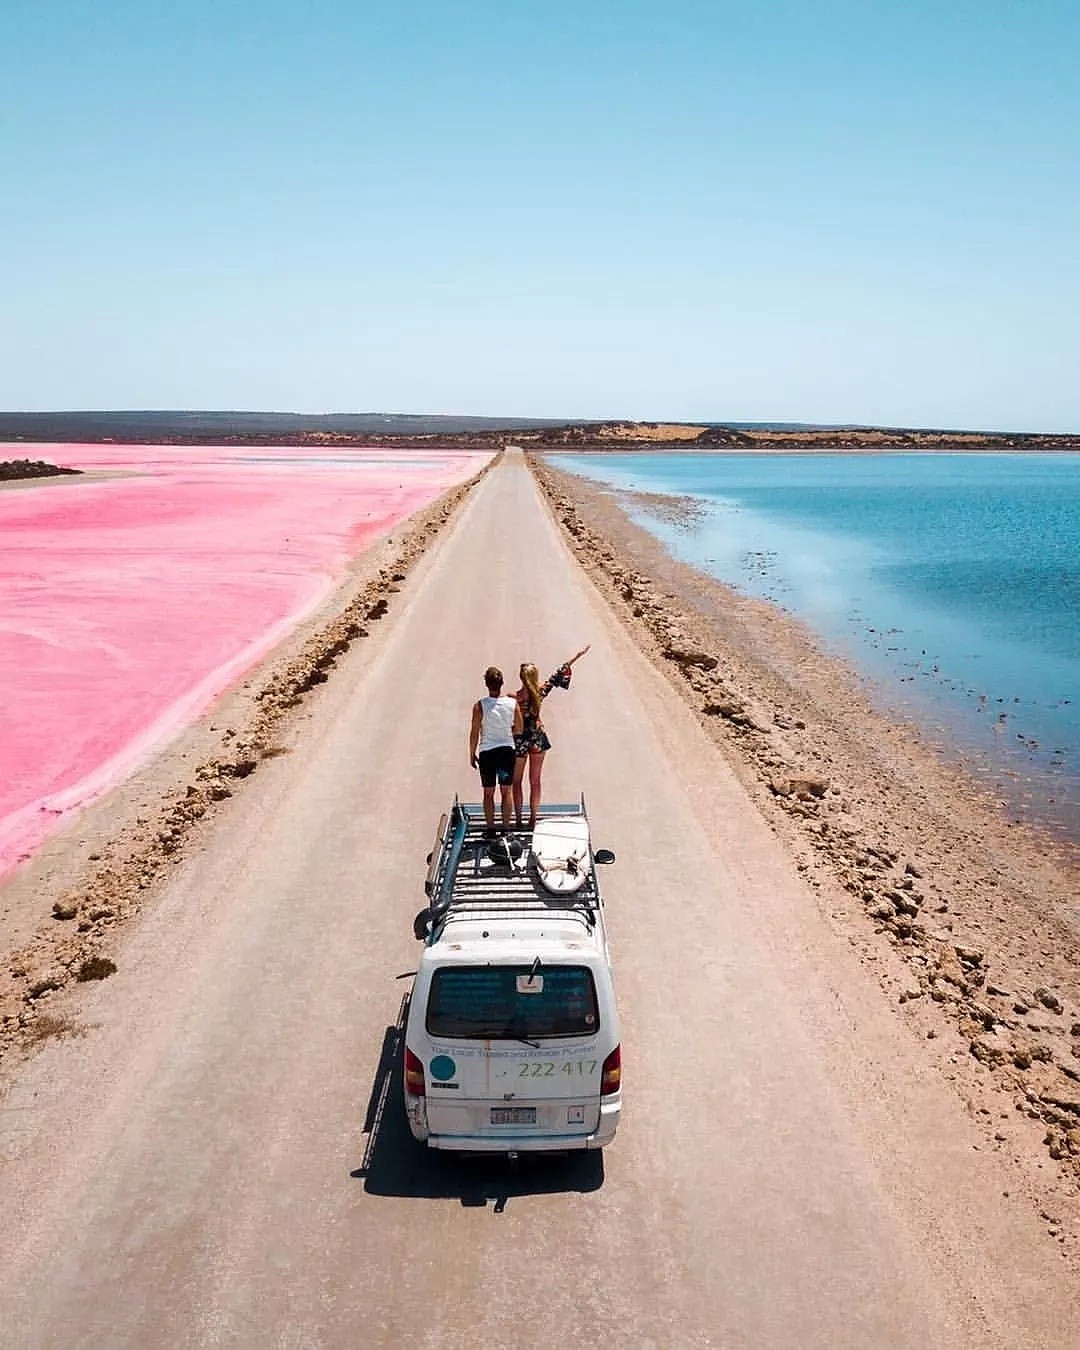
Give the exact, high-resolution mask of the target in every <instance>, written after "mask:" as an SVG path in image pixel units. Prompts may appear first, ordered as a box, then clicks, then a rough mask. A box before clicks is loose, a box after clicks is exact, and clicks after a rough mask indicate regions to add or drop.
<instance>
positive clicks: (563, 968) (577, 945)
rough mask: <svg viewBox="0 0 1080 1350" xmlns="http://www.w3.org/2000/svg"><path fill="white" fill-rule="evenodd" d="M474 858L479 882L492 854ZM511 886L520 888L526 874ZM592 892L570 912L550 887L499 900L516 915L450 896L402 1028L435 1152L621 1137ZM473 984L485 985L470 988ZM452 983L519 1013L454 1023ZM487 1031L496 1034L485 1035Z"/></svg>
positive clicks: (606, 973) (469, 1001)
mask: <svg viewBox="0 0 1080 1350" xmlns="http://www.w3.org/2000/svg"><path fill="white" fill-rule="evenodd" d="M466 809H472V808H466ZM563 809H564V810H565V809H566V808H563ZM477 857H478V858H479V861H478V862H475V865H474V864H473V863H469V864H468V865H469V866H472V867H473V874H474V875H475V876H477V877H481V878H482V877H483V867H484V866H485V865H486V859H485V858H483V857H480V855H479V851H477ZM525 866H526V867H527V866H528V862H527V861H526V863H525ZM477 884H478V885H479V882H478V883H477ZM511 884H512V885H514V886H519V885H520V878H519V877H518V878H512V879H511ZM462 889H466V888H464V887H463V888H462ZM489 889H490V888H489ZM593 891H594V903H593V904H592V905H591V907H588V906H587V907H584V908H583V907H582V906H581V905H579V904H576V903H575V904H573V905H567V907H565V908H563V906H564V905H565V904H566V902H565V901H560V900H558V899H556V898H554V897H552V896H550V895H548V896H547V899H546V901H545V902H543V903H540V904H538V905H537V906H535V907H531V908H530V907H528V906H525V905H521V906H518V905H514V904H510V905H509V906H502V909H503V910H507V911H508V912H501V911H500V907H499V906H496V905H494V904H493V905H492V906H491V907H490V908H489V907H487V906H481V905H468V906H466V905H457V906H455V904H454V903H453V902H451V904H450V906H449V907H448V908H447V909H446V910H445V912H444V913H442V914H440V916H439V921H438V922H437V923H436V924H435V925H433V927H432V932H431V933H430V935H429V937H428V939H427V941H426V945H425V947H424V950H423V956H422V958H421V961H420V966H419V969H418V971H417V973H416V977H415V980H414V983H413V989H412V994H411V997H410V1003H409V1012H408V1018H407V1022H406V1028H405V1047H406V1050H407V1052H409V1054H411V1055H412V1056H414V1057H415V1060H414V1061H411V1062H413V1063H414V1064H415V1062H416V1061H418V1062H419V1065H420V1066H421V1067H422V1069H423V1091H422V1092H421V1093H412V1092H410V1090H409V1083H408V1078H407V1081H406V1086H405V1110H406V1114H407V1117H408V1121H409V1127H410V1130H411V1131H412V1134H413V1136H414V1137H415V1138H416V1139H418V1140H420V1141H422V1142H424V1143H426V1144H427V1145H428V1146H429V1147H431V1148H440V1149H449V1150H458V1151H463V1152H501V1153H516V1152H519V1151H520V1152H526V1151H545V1150H549V1151H565V1150H569V1149H595V1148H603V1147H604V1146H605V1145H606V1144H609V1143H610V1142H611V1141H612V1139H613V1138H614V1137H615V1132H616V1129H617V1128H618V1123H619V1116H620V1113H621V1109H622V1092H621V1074H620V1075H617V1076H616V1077H615V1082H616V1084H617V1086H615V1087H614V1090H609V1091H608V1092H607V1093H602V1091H601V1087H602V1075H603V1070H604V1065H605V1061H607V1060H608V1058H609V1056H611V1055H612V1053H613V1052H616V1051H618V1050H619V1048H620V1031H619V1020H618V1011H617V1008H616V1004H615V991H614V985H613V980H612V970H611V961H610V956H609V953H608V947H607V938H606V933H605V930H604V923H603V913H602V907H601V906H600V904H599V896H598V893H595V888H593ZM515 893H516V892H515ZM509 911H512V912H509ZM474 989H476V990H479V991H480V992H479V993H477V994H475V995H474V994H472V993H470V992H469V991H471V990H474ZM446 990H449V991H450V993H449V995H448V996H449V998H450V1000H451V1005H452V1006H453V1007H458V1006H461V1007H464V1008H465V1009H466V1011H467V1012H468V1010H470V1009H473V1008H474V1007H484V1008H486V1007H489V1006H494V1005H493V1004H492V1003H491V1002H490V999H496V998H497V999H502V1000H503V1002H505V1005H506V1007H507V1008H512V1009H514V1010H515V1011H514V1015H513V1017H514V1020H507V1019H506V1017H504V1018H503V1020H504V1023H505V1024H504V1025H503V1026H501V1027H498V1028H496V1027H491V1028H488V1027H484V1028H480V1027H476V1028H475V1030H473V1029H470V1028H468V1027H466V1028H465V1029H464V1030H463V1029H462V1028H461V1027H454V1028H453V1029H448V1027H447V1025H444V1024H443V1023H445V1022H446V1019H447V1016H448V1014H447V1012H446V1008H445V1006H444V1003H443V999H442V991H446ZM462 990H464V991H465V993H464V994H461V993H460V991H462ZM454 991H459V993H457V994H455V993H454ZM491 991H494V992H491ZM534 993H535V994H537V995H538V997H536V1000H535V1003H534V1002H533V998H532V995H533V994H534ZM455 998H456V999H457V1000H458V1002H457V1003H454V999H455ZM463 998H464V1000H465V1001H464V1003H462V1002H461V1000H462V999H463ZM485 998H488V999H489V1002H488V1003H484V1002H483V1000H484V999H485ZM477 1000H480V1001H479V1002H477ZM545 1000H547V1001H545ZM503 1002H500V1003H499V1004H498V1006H499V1007H500V1008H501V1007H502V1006H503ZM534 1011H535V1013H536V1017H535V1018H533V1016H532V1014H533V1013H534ZM452 1015H453V1014H452V1013H451V1014H449V1016H452ZM500 1015H501V1014H500ZM552 1016H557V1017H563V1016H565V1018H566V1019H567V1021H566V1025H565V1026H563V1028H562V1030H563V1031H567V1034H562V1031H552V1027H554V1025H555V1024H554V1023H549V1021H548V1019H549V1018H550V1017H552ZM517 1019H521V1020H520V1022H519V1020H517ZM537 1026H539V1027H540V1030H536V1027H537ZM568 1028H569V1029H568ZM488 1030H490V1031H497V1032H498V1033H499V1034H494V1035H489V1036H485V1035H483V1034H481V1033H482V1031H488ZM514 1030H518V1031H519V1036H518V1037H517V1038H515V1036H514V1035H513V1034H512V1033H513V1031H514ZM608 1086H609V1088H610V1087H611V1083H610V1082H609V1085H608Z"/></svg>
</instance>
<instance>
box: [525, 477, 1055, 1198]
mask: <svg viewBox="0 0 1080 1350" xmlns="http://www.w3.org/2000/svg"><path fill="white" fill-rule="evenodd" d="M531 463H532V467H533V471H534V473H535V475H536V478H537V479H538V481H539V483H540V485H541V487H542V488H543V490H544V492H545V494H546V496H547V499H548V502H549V504H550V507H551V510H552V512H553V513H554V515H555V518H556V520H557V521H558V522H559V524H560V526H561V528H562V529H563V531H564V533H565V536H566V538H567V540H568V542H569V544H570V546H571V548H572V549H573V551H574V553H575V554H576V556H577V558H578V559H579V561H580V562H581V564H582V566H583V567H584V568H585V569H586V570H587V572H588V573H589V575H590V576H591V577H592V579H593V581H594V582H595V584H596V585H597V587H598V588H599V589H600V591H601V592H602V593H603V594H604V596H605V597H606V598H607V600H608V602H609V603H610V604H611V606H612V608H613V609H614V610H615V611H616V613H617V614H618V615H619V616H620V618H621V619H622V620H623V622H624V623H626V624H627V625H628V626H629V627H630V628H631V629H632V630H633V631H634V632H635V633H636V635H637V637H638V640H639V642H640V645H641V647H642V650H644V651H646V652H647V653H648V654H649V655H650V657H651V659H652V660H653V661H654V663H655V664H657V665H658V666H659V667H660V668H661V669H663V670H664V671H665V672H666V673H667V674H668V676H669V678H670V680H671V683H672V685H673V686H674V687H675V688H676V689H677V690H678V691H679V693H680V694H681V695H682V697H684V698H685V699H686V700H687V701H688V702H689V703H690V704H691V705H692V706H693V707H694V708H695V709H696V711H697V713H698V715H699V718H700V721H701V724H702V726H703V728H704V729H705V731H706V733H707V734H708V735H709V736H710V737H712V738H713V739H714V740H715V741H716V742H717V743H718V744H719V745H720V746H721V747H722V748H723V750H724V752H725V756H726V758H727V759H728V760H729V762H730V763H731V765H732V767H733V768H734V769H735V771H736V772H737V773H738V775H739V776H740V778H741V781H742V782H743V784H744V786H745V787H746V789H747V791H748V792H749V793H750V794H751V795H752V797H753V798H754V800H755V801H756V802H757V803H758V805H759V807H760V809H761V811H762V812H763V813H764V814H765V816H766V817H767V819H768V820H769V821H770V823H771V824H772V826H773V828H774V829H775V831H776V832H777V834H778V835H779V836H780V837H781V838H782V839H783V840H784V842H785V843H786V845H787V846H788V847H789V848H790V849H791V850H792V852H793V853H794V855H795V856H796V858H797V859H798V866H799V868H800V870H801V871H803V872H804V873H805V874H806V876H807V878H808V879H809V880H810V882H811V884H812V885H813V886H814V887H815V889H816V890H817V892H818V894H819V896H820V902H821V918H822V922H832V923H837V924H839V925H840V926H841V927H842V929H843V930H844V932H845V933H846V935H847V936H848V937H849V939H850V940H851V941H852V942H853V943H854V944H855V945H856V946H857V947H858V948H859V949H860V951H861V952H862V954H863V955H864V957H865V959H866V960H867V961H869V962H871V963H872V964H874V965H876V966H878V967H879V968H880V970H881V978H882V982H883V984H884V985H885V988H886V989H887V991H888V993H889V996H890V997H891V998H893V999H895V1000H896V1001H897V1002H898V1003H899V1004H900V1005H902V1016H904V1017H905V1019H906V1020H907V1021H908V1023H909V1025H910V1028H911V1031H912V1034H913V1035H915V1036H917V1037H919V1038H921V1039H922V1040H924V1041H926V1042H927V1045H928V1053H930V1054H932V1056H933V1058H934V1059H935V1061H937V1062H938V1063H940V1065H941V1067H942V1068H943V1070H944V1072H945V1073H946V1074H947V1075H948V1076H949V1077H951V1078H953V1079H954V1080H955V1081H956V1083H957V1086H958V1088H960V1090H961V1091H962V1092H963V1093H964V1094H965V1097H966V1098H967V1100H968V1101H969V1105H970V1110H971V1111H972V1113H973V1114H975V1115H976V1116H979V1117H981V1118H983V1119H984V1120H985V1122H986V1125H987V1130H988V1133H989V1134H990V1136H991V1143H992V1144H993V1145H994V1146H999V1147H1000V1146H1003V1145H1004V1143H1005V1138H1004V1136H1003V1135H1001V1134H1000V1131H999V1130H997V1129H996V1128H995V1127H994V1124H993V1122H994V1121H995V1120H999V1119H1000V1118H1001V1115H1002V1113H1003V1112H1007V1113H1008V1114H1009V1115H1013V1114H1015V1113H1020V1114H1022V1115H1023V1116H1025V1117H1027V1118H1029V1119H1030V1121H1031V1129H1032V1131H1035V1132H1037V1133H1038V1136H1039V1138H1040V1139H1041V1140H1042V1141H1043V1142H1044V1143H1045V1146H1046V1150H1047V1152H1048V1154H1049V1157H1050V1158H1051V1159H1053V1160H1054V1162H1055V1163H1056V1164H1057V1165H1058V1167H1059V1169H1060V1182H1061V1184H1062V1186H1063V1187H1064V1191H1065V1193H1066V1194H1068V1195H1070V1196H1072V1197H1074V1198H1075V1197H1077V1196H1080V903H1078V901H1077V897H1078V895H1080V885H1078V882H1080V869H1078V867H1077V859H1076V857H1075V855H1071V854H1069V853H1067V852H1066V851H1065V850H1064V849H1063V848H1060V847H1055V846H1054V845H1052V844H1051V843H1050V842H1049V841H1048V840H1046V839H1043V838H1041V837H1039V836H1037V835H1036V834H1034V833H1032V832H1029V831H1027V830H1025V829H1022V828H1017V827H1012V826H1010V825H1009V824H1008V823H1007V822H1006V821H1005V820H1004V819H1003V818H1002V816H1001V814H1000V810H999V809H998V807H997V804H996V803H995V802H993V801H991V800H990V799H988V798H987V797H986V796H985V795H983V794H982V793H981V792H980V791H978V790H977V789H976V787H975V786H974V785H973V784H972V783H971V782H969V781H967V780H965V778H964V777H963V776H962V775H961V774H960V773H958V772H956V771H955V770H952V769H950V768H949V767H947V766H946V765H945V764H943V763H942V761H941V760H940V759H939V758H938V757H937V756H936V755H935V753H934V752H933V750H932V749H930V748H929V747H927V746H926V745H924V744H922V743H921V742H920V741H919V738H918V735H917V734H916V733H915V732H914V731H912V730H911V729H909V728H904V727H900V726H897V725H895V724H893V723H892V722H890V721H889V720H887V719H886V718H884V717H883V716H881V715H879V714H878V713H876V712H875V711H874V710H873V709H872V707H871V706H870V705H869V703H868V701H867V699H866V697H865V696H864V694H863V693H862V692H861V690H860V688H859V685H858V683H857V681H856V679H855V678H854V676H853V675H852V674H851V673H850V672H849V671H847V670H845V669H844V668H843V666H842V665H841V664H840V663H838V662H837V661H836V660H835V659H833V658H831V657H827V656H825V655H823V654H822V652H821V651H820V649H818V648H817V647H816V645H815V644H814V642H813V640H812V638H811V637H810V636H809V634H808V633H807V631H806V630H805V629H803V628H802V627H801V626H800V625H799V624H798V623H797V622H796V621H794V620H792V619H791V618H789V617H788V616H786V615H785V614H783V613H782V612H781V611H780V610H778V609H775V608H773V607H771V606H769V605H768V604H766V603H764V602H759V601H756V600H751V599H746V598H743V597H740V596H738V595H737V594H736V593H735V592H734V591H732V590H730V589H729V588H727V587H725V586H723V585H721V584H719V583H717V582H714V581H712V580H711V579H710V578H708V577H706V576H704V575H703V574H701V573H698V572H696V571H695V570H694V569H691V568H688V567H686V566H684V565H682V564H679V563H676V562H675V561H674V560H673V559H672V558H671V557H670V556H669V555H668V554H667V553H666V552H665V550H664V549H663V548H662V547H661V546H660V545H659V544H658V543H657V542H656V540H655V539H653V537H652V536H651V535H649V534H648V532H647V531H645V530H643V529H640V528H639V527H637V526H635V525H634V524H632V523H631V521H630V520H629V518H628V517H627V515H626V514H625V512H624V511H623V510H622V509H621V507H620V506H619V504H618V499H617V497H616V496H615V495H614V494H612V493H610V492H608V491H605V490H604V489H602V488H599V487H596V486H594V485H592V484H590V483H588V482H586V481H585V480H583V479H580V478H577V477H575V476H573V475H568V474H564V473H561V472H559V471H557V470H555V469H553V468H552V467H551V466H550V465H548V464H545V463H544V462H543V461H542V460H538V459H536V458H533V459H532V461H531ZM637 500H638V501H639V502H640V504H641V505H643V506H645V507H646V509H652V510H655V511H657V512H659V513H663V514H665V515H667V517H668V518H669V519H671V518H672V514H673V513H674V515H675V516H676V517H677V516H678V514H679V512H680V510H681V509H686V508H680V506H679V505H678V503H675V504H673V503H672V499H670V498H657V497H655V496H650V495H648V494H640V495H639V496H638V498H637ZM896 958H899V960H897V959H896ZM792 994H793V997H797V996H798V991H797V990H793V991H792ZM995 1136H996V1137H995Z"/></svg>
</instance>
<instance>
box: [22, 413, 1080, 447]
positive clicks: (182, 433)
mask: <svg viewBox="0 0 1080 1350" xmlns="http://www.w3.org/2000/svg"><path fill="white" fill-rule="evenodd" d="M20 441H42V442H73V441H91V442H94V441H118V442H123V443H134V444H155V443H156V444H164V445H200V444H201V445H298V446H309V447H311V448H312V449H315V448H319V447H326V446H349V445H359V446H364V445H384V444H392V445H398V446H407V445H415V446H421V447H422V446H428V445H432V444H436V445H446V446H456V447H458V448H467V447H471V448H475V449H494V448H498V447H499V446H500V445H505V444H506V443H507V442H514V443H516V444H518V445H521V446H523V447H524V448H526V449H530V450H556V449H562V450H621V451H627V450H664V449H680V450H686V451H709V450H711V451H721V450H727V451H750V450H774V451H781V450H790V451H807V450H982V449H987V450H1072V451H1075V450H1080V436H1054V435H1041V434H1031V433H1023V432H1019V433H1014V432H987V431H962V430H941V429H932V428H906V427H867V426H858V425H852V424H847V425H838V426H823V425H820V424H812V423H802V422H633V421H626V420H612V419H608V420H600V419H594V420H586V421H565V420H562V421H560V420H559V419H557V418H542V417H519V418H512V417H452V416H432V417H429V416H421V415H417V414H411V413H278V412H188V411H175V412H139V411H118V412H6V413H5V412H0V443H3V442H8V443H15V444H17V443H19V442H20Z"/></svg>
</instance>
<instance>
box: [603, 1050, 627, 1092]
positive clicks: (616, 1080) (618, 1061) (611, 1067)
mask: <svg viewBox="0 0 1080 1350" xmlns="http://www.w3.org/2000/svg"><path fill="white" fill-rule="evenodd" d="M621 1086H622V1046H621V1045H617V1046H616V1047H615V1049H614V1050H612V1052H611V1054H610V1055H608V1057H607V1059H605V1060H604V1067H603V1069H602V1071H601V1073H600V1096H601V1097H607V1096H609V1095H610V1094H611V1093H612V1092H618V1090H619V1088H620V1087H621Z"/></svg>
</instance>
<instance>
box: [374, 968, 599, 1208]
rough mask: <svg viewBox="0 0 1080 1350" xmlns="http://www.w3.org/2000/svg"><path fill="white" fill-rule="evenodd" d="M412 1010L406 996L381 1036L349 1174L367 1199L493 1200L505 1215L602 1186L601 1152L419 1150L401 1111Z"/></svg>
mask: <svg viewBox="0 0 1080 1350" xmlns="http://www.w3.org/2000/svg"><path fill="white" fill-rule="evenodd" d="M408 1009H409V996H408V995H407V994H406V995H405V997H404V998H403V999H402V1001H401V1007H400V1009H399V1011H398V1017H397V1021H396V1022H395V1023H394V1024H393V1026H388V1027H387V1028H386V1031H385V1032H384V1033H383V1044H382V1053H381V1054H380V1056H379V1063H378V1066H377V1067H376V1070H375V1077H374V1079H373V1081H372V1084H371V1095H370V1096H369V1098H368V1104H367V1112H366V1114H365V1117H364V1127H363V1133H364V1135H365V1136H366V1141H365V1146H364V1156H363V1159H362V1160H361V1163H360V1166H359V1167H357V1168H355V1169H354V1170H353V1171H352V1172H350V1174H349V1175H350V1176H352V1177H355V1178H356V1179H357V1180H359V1181H363V1183H364V1190H365V1191H366V1192H367V1193H368V1194H369V1195H386V1196H401V1197H405V1198H409V1199H416V1200H459V1201H460V1202H461V1204H462V1205H464V1206H466V1207H475V1208H483V1207H485V1206H486V1205H487V1204H488V1202H489V1201H491V1202H493V1209H494V1212H495V1213H496V1214H501V1213H502V1211H503V1210H504V1209H505V1208H506V1206H507V1203H508V1202H509V1201H510V1200H511V1199H518V1198H521V1197H525V1196H529V1195H552V1194H558V1193H560V1192H573V1191H576V1192H579V1193H582V1194H584V1193H586V1192H588V1191H596V1190H599V1188H600V1187H601V1186H602V1185H603V1184H604V1160H603V1155H602V1154H601V1153H600V1152H599V1151H596V1152H575V1153H570V1154H567V1155H565V1156H552V1155H547V1156H545V1155H543V1154H539V1155H536V1156H532V1157H530V1156H525V1157H522V1158H521V1159H520V1160H519V1161H518V1162H516V1163H509V1162H507V1161H506V1160H505V1159H502V1158H498V1157H490V1158H488V1157H483V1156H478V1157H462V1156H460V1155H457V1154H447V1153H442V1152H440V1151H438V1150H437V1149H429V1148H427V1147H426V1146H425V1145H423V1144H418V1143H417V1142H416V1140H415V1139H414V1138H413V1137H412V1135H411V1134H410V1133H409V1126H408V1122H407V1121H406V1119H405V1109H404V1106H403V1105H402V1091H403V1073H404V1069H403V1060H404V1053H403V1051H404V1044H405V1018H406V1016H407V1014H408Z"/></svg>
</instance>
